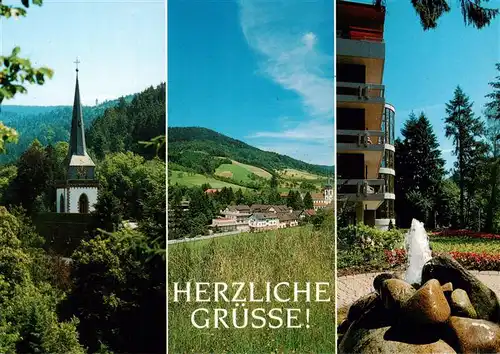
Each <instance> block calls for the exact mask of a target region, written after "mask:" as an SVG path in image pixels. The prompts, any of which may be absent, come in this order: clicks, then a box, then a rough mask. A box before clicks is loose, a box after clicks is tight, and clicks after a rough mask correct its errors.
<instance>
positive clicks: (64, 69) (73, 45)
mask: <svg viewBox="0 0 500 354" xmlns="http://www.w3.org/2000/svg"><path fill="white" fill-rule="evenodd" d="M4 4H6V5H16V6H19V5H20V1H18V0H16V1H4ZM15 46H20V47H21V54H20V56H21V57H27V58H29V59H30V60H31V61H32V63H33V64H34V65H36V66H48V67H50V68H52V69H53V70H54V72H55V74H54V77H53V79H52V80H50V81H48V82H47V83H46V84H45V85H43V86H36V85H33V86H29V87H28V93H27V94H25V95H19V96H16V98H14V99H13V100H9V101H5V102H4V104H7V105H13V104H18V105H72V104H73V95H74V86H75V64H73V62H74V61H75V59H76V57H79V60H80V62H81V63H80V65H79V69H80V93H81V97H82V101H83V103H84V104H86V105H93V104H95V101H96V99H98V100H99V102H102V101H104V100H106V99H113V98H117V97H120V96H122V95H127V94H131V93H136V92H140V91H142V90H144V89H146V88H147V87H149V86H151V85H153V86H156V85H158V84H160V83H161V82H164V81H165V78H166V65H165V63H166V59H165V51H166V39H165V5H164V1H163V0H143V1H140V0H135V1H131V0H128V1H116V0H115V1H110V0H106V1H91V0H85V1H72V0H66V1H60V0H59V1H51V0H44V4H43V6H42V7H38V6H31V7H30V8H29V9H28V14H27V16H26V17H21V18H19V19H17V20H16V19H13V18H10V19H3V20H2V21H1V22H0V53H1V55H8V54H10V52H11V51H12V48H14V47H15Z"/></svg>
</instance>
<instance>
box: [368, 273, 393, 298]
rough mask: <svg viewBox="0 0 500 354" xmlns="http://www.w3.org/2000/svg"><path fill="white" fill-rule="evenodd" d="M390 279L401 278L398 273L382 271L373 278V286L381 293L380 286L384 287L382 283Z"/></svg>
mask: <svg viewBox="0 0 500 354" xmlns="http://www.w3.org/2000/svg"><path fill="white" fill-rule="evenodd" d="M388 279H399V278H398V276H397V275H395V274H391V273H382V274H379V275H377V276H376V277H375V279H373V288H374V289H375V291H376V292H377V293H379V294H380V288H381V287H382V283H383V282H384V281H386V280H388Z"/></svg>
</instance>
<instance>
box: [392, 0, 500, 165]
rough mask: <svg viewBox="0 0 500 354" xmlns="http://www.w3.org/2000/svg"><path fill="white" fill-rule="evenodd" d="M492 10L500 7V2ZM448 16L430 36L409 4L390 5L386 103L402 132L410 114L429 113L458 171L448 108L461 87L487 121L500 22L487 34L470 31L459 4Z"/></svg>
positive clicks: (398, 1) (499, 49)
mask: <svg viewBox="0 0 500 354" xmlns="http://www.w3.org/2000/svg"><path fill="white" fill-rule="evenodd" d="M488 4H489V6H492V7H500V1H498V0H493V1H490V2H489V3H488ZM450 5H451V7H452V10H451V11H450V12H449V13H447V14H445V15H443V17H442V18H441V19H440V20H439V22H438V28H437V29H435V30H429V31H426V32H424V31H423V29H422V27H421V25H420V20H419V18H418V16H417V15H416V13H415V10H414V9H413V7H412V6H411V3H410V1H409V0H404V1H403V0H389V1H388V3H387V14H386V22H385V35H384V36H385V42H386V62H385V70H384V84H385V85H386V91H385V94H386V100H387V102H389V103H392V104H393V105H394V106H395V107H396V132H398V133H399V132H400V130H401V127H402V126H403V124H404V121H406V120H407V118H408V115H409V113H410V112H411V111H412V110H413V111H414V112H415V113H417V114H418V113H419V112H420V111H424V112H425V114H426V115H427V117H428V118H429V119H430V121H431V123H432V125H433V127H434V131H435V133H436V135H437V137H438V139H439V142H440V144H441V148H442V152H443V157H444V158H445V159H446V160H447V165H446V167H447V168H448V169H449V168H451V167H452V165H453V162H454V161H455V157H454V156H453V155H452V148H453V143H452V140H450V139H446V138H445V136H444V118H445V116H446V113H445V103H447V102H449V101H450V100H451V99H452V98H453V91H454V89H455V88H456V86H457V85H460V86H461V87H462V89H463V90H464V91H465V93H467V94H468V95H469V97H470V98H471V100H472V101H473V102H474V106H473V108H474V111H475V113H476V114H478V115H481V116H483V114H482V111H483V107H484V104H485V102H487V100H486V98H485V97H484V96H485V95H486V94H488V93H489V92H490V91H491V90H490V87H489V85H488V83H489V82H491V81H492V80H493V79H494V77H495V76H497V75H498V74H497V73H496V70H495V63H497V62H500V58H499V55H500V43H499V39H500V38H499V34H500V33H499V31H500V18H499V19H496V20H494V21H493V23H492V24H491V25H490V26H489V27H487V28H484V29H482V30H477V29H475V28H473V27H465V26H464V22H463V18H462V15H461V12H460V8H459V6H458V1H451V2H450Z"/></svg>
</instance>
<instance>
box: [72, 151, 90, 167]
mask: <svg viewBox="0 0 500 354" xmlns="http://www.w3.org/2000/svg"><path fill="white" fill-rule="evenodd" d="M69 165H70V166H95V164H94V161H92V159H91V158H90V156H89V155H87V154H85V155H72V156H71V160H70V161H69Z"/></svg>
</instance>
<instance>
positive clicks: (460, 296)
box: [450, 289, 477, 318]
mask: <svg viewBox="0 0 500 354" xmlns="http://www.w3.org/2000/svg"><path fill="white" fill-rule="evenodd" d="M450 307H451V313H452V314H453V315H454V316H461V317H468V318H477V313H476V310H475V309H474V306H472V304H471V302H470V299H469V296H468V295H467V293H466V292H465V291H464V290H462V289H455V290H454V291H453V292H452V293H451V298H450Z"/></svg>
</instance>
